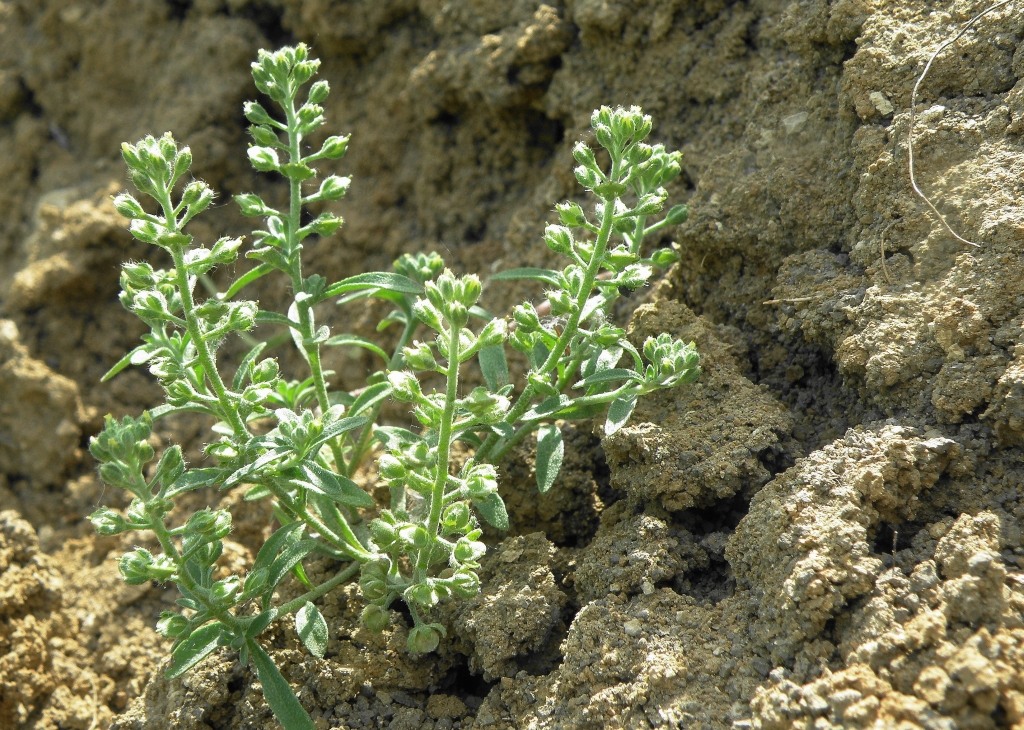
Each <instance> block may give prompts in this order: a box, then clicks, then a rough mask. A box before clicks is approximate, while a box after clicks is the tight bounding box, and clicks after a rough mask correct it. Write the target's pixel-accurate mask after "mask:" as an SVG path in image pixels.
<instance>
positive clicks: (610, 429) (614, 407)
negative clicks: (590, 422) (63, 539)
mask: <svg viewBox="0 0 1024 730" xmlns="http://www.w3.org/2000/svg"><path fill="white" fill-rule="evenodd" d="M634 408H636V394H635V393H632V394H630V395H626V396H622V397H620V398H616V399H615V400H614V401H612V404H611V405H610V406H608V418H607V420H606V421H605V423H604V434H605V436H611V435H612V434H613V433H615V432H616V431H618V430H619V429H620V428H622V427H623V426H625V425H626V421H628V420H629V417H630V415H632V413H633V409H634Z"/></svg>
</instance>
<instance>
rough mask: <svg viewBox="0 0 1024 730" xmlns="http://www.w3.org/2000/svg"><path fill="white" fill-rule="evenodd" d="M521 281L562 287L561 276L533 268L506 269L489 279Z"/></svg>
mask: <svg viewBox="0 0 1024 730" xmlns="http://www.w3.org/2000/svg"><path fill="white" fill-rule="evenodd" d="M522 279H528V280H530V281H540V282H543V283H545V284H548V285H550V286H555V287H559V288H560V287H561V286H562V275H561V274H559V273H558V272H557V271H552V270H551V269H537V268H533V267H525V268H521V269H508V270H506V271H499V272H498V273H497V274H494V276H492V277H491V281H519V280H522Z"/></svg>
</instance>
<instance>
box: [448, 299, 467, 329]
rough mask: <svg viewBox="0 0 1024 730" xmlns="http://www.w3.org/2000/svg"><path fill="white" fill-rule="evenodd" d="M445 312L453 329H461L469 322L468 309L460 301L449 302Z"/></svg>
mask: <svg viewBox="0 0 1024 730" xmlns="http://www.w3.org/2000/svg"><path fill="white" fill-rule="evenodd" d="M446 314H447V319H448V324H450V325H451V326H452V328H453V329H462V328H463V327H465V326H466V324H467V323H468V322H469V309H467V308H466V305H464V304H463V303H462V302H449V304H448V307H447V312H446Z"/></svg>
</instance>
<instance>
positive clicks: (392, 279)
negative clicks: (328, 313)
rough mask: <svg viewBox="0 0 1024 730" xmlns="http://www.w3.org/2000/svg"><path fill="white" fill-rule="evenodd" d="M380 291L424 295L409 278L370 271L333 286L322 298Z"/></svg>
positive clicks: (419, 287)
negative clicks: (357, 292)
mask: <svg viewBox="0 0 1024 730" xmlns="http://www.w3.org/2000/svg"><path fill="white" fill-rule="evenodd" d="M380 290H383V291H392V292H397V293H399V294H422V293H423V287H422V286H421V285H420V284H417V283H416V282H415V281H413V280H412V279H410V278H409V277H407V276H402V275H401V274H392V273H389V272H386V271H370V272H368V273H366V274H356V275H355V276H350V277H349V278H347V279H342V280H341V281H339V282H337V283H335V284H331V285H330V286H329V287H327V289H326V290H325V291H324V293H323V296H322V298H323V299H329V298H331V297H336V296H338V295H340V294H346V293H348V292H354V291H365V292H368V293H369V294H373V293H374V292H375V291H380Z"/></svg>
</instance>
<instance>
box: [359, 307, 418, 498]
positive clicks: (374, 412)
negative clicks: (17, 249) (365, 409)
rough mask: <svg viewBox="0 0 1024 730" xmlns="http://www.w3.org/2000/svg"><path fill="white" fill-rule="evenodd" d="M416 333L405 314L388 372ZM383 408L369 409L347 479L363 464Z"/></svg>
mask: <svg viewBox="0 0 1024 730" xmlns="http://www.w3.org/2000/svg"><path fill="white" fill-rule="evenodd" d="M415 331H416V318H415V316H413V313H412V311H408V312H406V321H405V328H404V329H403V330H402V335H401V336H400V337H399V338H398V344H397V345H395V351H394V353H393V354H392V355H391V360H390V361H389V362H388V370H394V369H395V368H397V367H398V366H399V365H400V364H401V362H402V350H403V349H404V348H405V346H406V345H408V344H409V340H411V339H412V334H413V332H415ZM382 407H383V401H380V402H378V403H377V404H376V405H374V406H373V408H372V409H370V415H369V419H370V422H369V423H368V424H367V425H366V427H365V428H364V429H363V432H362V433H361V434H360V436H359V441H358V442H357V443H356V446H355V450H354V451H353V452H352V458H351V459H350V460H349V463H348V469H347V470H346V474H345V475H346V476H348V477H349V478H351V477H352V475H353V474H354V473H355V471H356V469H357V468H358V467H359V465H360V464H361V463H362V462H363V455H364V454H365V453H366V452H367V451H368V450H369V448H370V442H371V440H372V439H373V424H375V423H376V422H377V418H378V416H380V410H381V408H382Z"/></svg>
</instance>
